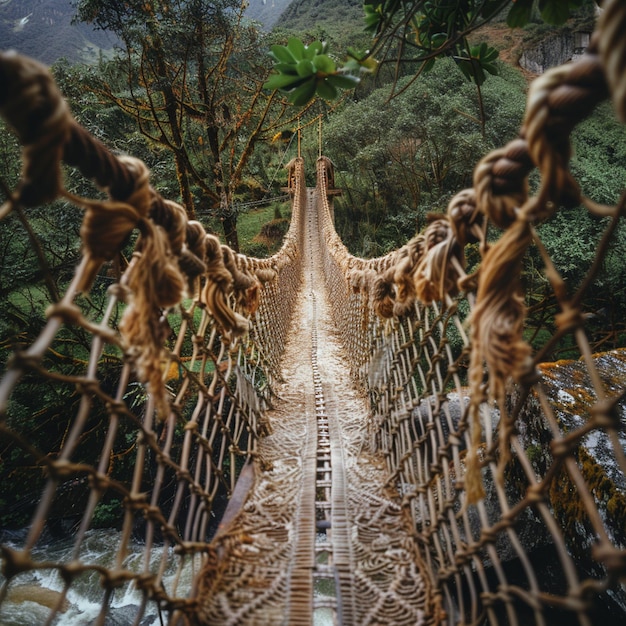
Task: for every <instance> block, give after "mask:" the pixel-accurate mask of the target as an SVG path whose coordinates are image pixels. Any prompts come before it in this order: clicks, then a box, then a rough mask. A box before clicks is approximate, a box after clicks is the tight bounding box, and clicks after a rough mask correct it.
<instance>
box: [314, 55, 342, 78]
mask: <svg viewBox="0 0 626 626" xmlns="http://www.w3.org/2000/svg"><path fill="white" fill-rule="evenodd" d="M313 64H314V65H315V69H316V71H318V72H322V73H324V74H333V73H334V72H335V71H336V70H337V66H336V65H335V62H334V61H333V60H332V59H331V58H330V57H329V56H327V55H325V54H318V55H317V56H316V57H315V58H314V59H313Z"/></svg>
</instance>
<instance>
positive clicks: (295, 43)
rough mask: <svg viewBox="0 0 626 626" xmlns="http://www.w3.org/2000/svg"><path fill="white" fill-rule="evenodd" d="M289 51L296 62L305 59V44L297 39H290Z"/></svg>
mask: <svg viewBox="0 0 626 626" xmlns="http://www.w3.org/2000/svg"><path fill="white" fill-rule="evenodd" d="M287 49H288V50H289V52H291V54H292V55H293V58H294V59H295V60H296V61H299V60H300V59H303V58H304V49H305V48H304V44H303V43H302V42H301V41H300V40H299V39H298V38H297V37H290V38H289V41H288V42H287Z"/></svg>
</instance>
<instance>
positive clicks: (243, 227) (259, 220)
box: [237, 202, 291, 257]
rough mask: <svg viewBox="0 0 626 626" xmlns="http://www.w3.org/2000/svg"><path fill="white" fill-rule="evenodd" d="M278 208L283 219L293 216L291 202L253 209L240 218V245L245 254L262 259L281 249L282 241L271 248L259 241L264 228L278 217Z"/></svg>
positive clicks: (238, 228) (238, 224) (238, 225)
mask: <svg viewBox="0 0 626 626" xmlns="http://www.w3.org/2000/svg"><path fill="white" fill-rule="evenodd" d="M276 208H278V209H279V210H280V214H281V216H282V217H283V218H289V217H290V216H291V203H290V202H280V203H272V204H269V205H267V206H264V207H259V208H255V209H252V210H250V211H247V212H246V213H242V214H241V215H240V216H239V219H238V221H237V230H238V232H239V245H240V248H241V251H242V252H243V253H244V254H249V255H250V256H258V257H262V256H268V255H271V254H273V253H274V252H276V250H278V248H280V246H281V244H282V241H275V242H273V245H272V246H271V247H268V246H267V244H266V242H265V241H260V240H259V235H260V233H261V229H262V228H263V226H264V225H265V224H267V223H268V222H271V221H272V220H273V219H274V218H275V217H276V213H275V210H276Z"/></svg>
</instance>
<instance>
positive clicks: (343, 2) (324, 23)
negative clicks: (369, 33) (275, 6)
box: [268, 0, 364, 35]
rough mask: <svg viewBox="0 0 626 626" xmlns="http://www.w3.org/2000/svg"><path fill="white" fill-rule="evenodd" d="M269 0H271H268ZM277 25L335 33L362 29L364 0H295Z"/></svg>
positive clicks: (300, 30)
mask: <svg viewBox="0 0 626 626" xmlns="http://www.w3.org/2000/svg"><path fill="white" fill-rule="evenodd" d="M268 1H269V0H268ZM276 26H278V27H281V28H284V29H286V30H291V31H295V32H310V31H312V30H313V29H315V28H318V29H319V28H321V29H323V30H326V31H328V32H329V33H331V34H333V35H335V34H337V33H339V32H342V33H345V32H346V31H354V30H357V31H362V30H363V26H364V21H363V2H362V0H294V1H293V2H291V4H289V6H288V7H287V8H286V9H285V11H284V12H283V14H282V15H281V16H280V18H279V19H278V21H277V22H276Z"/></svg>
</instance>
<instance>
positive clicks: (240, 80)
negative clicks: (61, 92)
mask: <svg viewBox="0 0 626 626" xmlns="http://www.w3.org/2000/svg"><path fill="white" fill-rule="evenodd" d="M244 6H245V2H242V1H241V0H213V1H209V0H162V1H158V0H141V1H140V0H133V1H130V0H112V1H110V0H106V1H105V0H79V2H78V6H77V8H78V19H79V20H80V21H85V22H90V23H94V24H96V25H97V26H98V27H100V28H102V29H105V30H108V31H111V32H113V33H115V34H116V35H117V36H118V37H119V38H120V40H121V41H122V42H123V49H122V50H120V52H119V54H118V56H117V58H116V59H115V61H114V62H115V63H116V64H118V65H119V66H120V67H122V68H123V69H124V73H125V79H126V89H125V90H124V91H117V90H115V89H114V88H113V87H112V85H111V83H109V82H107V81H106V80H102V81H101V82H100V84H99V85H97V86H96V89H97V91H98V92H99V93H100V94H101V95H102V96H104V97H105V98H107V99H108V100H110V101H112V102H114V103H115V104H116V105H117V106H118V107H120V108H121V109H122V110H123V111H125V112H126V113H127V114H128V115H130V116H132V117H133V118H134V119H135V120H136V123H137V125H138V128H139V129H140V132H141V133H142V134H143V135H145V136H146V137H147V138H148V139H149V140H150V141H151V142H152V143H153V144H155V145H160V146H163V147H165V148H166V149H167V150H169V151H170V152H171V153H172V154H173V155H174V161H175V167H176V177H177V181H178V186H179V189H180V197H181V201H182V203H183V205H184V206H185V208H186V210H187V212H188V214H189V216H190V217H194V216H195V210H196V208H202V209H208V210H210V211H212V212H213V213H214V214H215V215H217V216H219V218H220V219H221V221H222V224H223V230H224V236H225V238H226V242H227V243H228V244H229V245H230V246H231V247H232V248H233V249H234V250H238V249H239V242H238V236H237V213H236V210H235V209H234V207H233V193H234V190H235V189H236V188H237V187H238V185H239V184H240V183H241V181H242V178H243V174H244V171H245V167H246V165H247V163H248V160H249V159H250V156H251V154H252V152H253V150H254V147H255V145H256V143H257V142H258V141H260V140H262V139H264V138H266V137H268V136H271V134H273V132H275V129H276V128H278V127H279V126H280V125H284V124H289V123H291V121H292V120H290V119H288V118H289V115H294V116H295V112H293V110H292V109H290V108H289V107H288V105H287V103H286V102H285V101H284V99H282V97H280V96H278V95H277V92H276V91H273V92H271V93H268V92H267V91H264V90H263V81H264V79H265V77H266V75H267V73H268V68H267V67H266V59H267V60H269V59H268V58H267V54H266V53H265V45H266V44H265V42H264V41H263V40H262V38H261V37H260V35H259V32H258V31H257V29H256V27H255V26H254V25H252V24H249V23H246V22H245V20H244V18H243V12H244Z"/></svg>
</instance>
